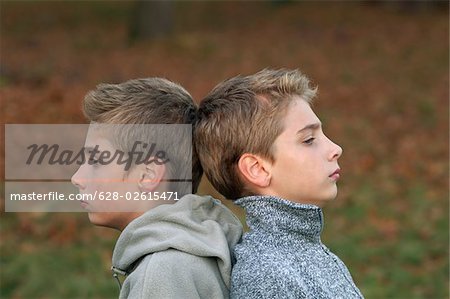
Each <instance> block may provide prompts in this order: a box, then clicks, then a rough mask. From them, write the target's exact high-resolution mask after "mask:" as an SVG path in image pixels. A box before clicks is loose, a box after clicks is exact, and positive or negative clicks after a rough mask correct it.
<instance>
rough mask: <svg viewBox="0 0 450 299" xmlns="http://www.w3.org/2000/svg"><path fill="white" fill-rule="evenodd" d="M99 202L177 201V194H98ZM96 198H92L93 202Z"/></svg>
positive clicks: (166, 192) (167, 192)
mask: <svg viewBox="0 0 450 299" xmlns="http://www.w3.org/2000/svg"><path fill="white" fill-rule="evenodd" d="M96 195H97V196H98V199H99V200H119V199H126V200H178V192H169V191H164V192H157V191H155V192H125V194H120V193H119V192H99V193H98V194H97V193H96ZM97 196H94V200H95V198H96V197H97Z"/></svg>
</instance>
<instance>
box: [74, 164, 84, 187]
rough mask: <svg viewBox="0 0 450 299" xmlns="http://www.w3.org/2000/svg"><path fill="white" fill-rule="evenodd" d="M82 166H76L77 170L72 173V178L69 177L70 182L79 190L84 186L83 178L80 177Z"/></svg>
mask: <svg viewBox="0 0 450 299" xmlns="http://www.w3.org/2000/svg"><path fill="white" fill-rule="evenodd" d="M82 167H83V166H81V167H80V168H78V170H77V171H76V172H75V173H74V174H73V176H72V178H71V179H70V181H71V182H72V184H73V185H74V186H75V187H77V188H78V189H80V190H83V189H84V188H86V186H85V185H84V183H83V179H82V177H81V168H82Z"/></svg>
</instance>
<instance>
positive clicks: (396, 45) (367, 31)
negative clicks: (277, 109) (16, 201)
mask: <svg viewBox="0 0 450 299" xmlns="http://www.w3.org/2000/svg"><path fill="white" fill-rule="evenodd" d="M0 9H1V12H0V13H1V15H0V16H1V21H0V25H1V46H0V47H1V48H0V49H1V52H0V58H1V60H0V95H1V108H2V117H3V122H4V123H19V124H40V123H43V124H49V123H55V124H59V123H84V122H85V120H84V118H83V115H82V113H81V102H82V99H83V97H84V95H85V93H86V92H87V91H88V90H90V89H92V88H94V87H95V86H96V84H98V83H100V82H111V83H118V82H122V81H125V80H128V79H131V78H137V77H149V76H162V77H167V78H169V79H171V80H174V81H177V82H179V83H181V84H182V85H183V86H185V87H186V89H188V90H189V91H190V92H191V94H192V95H193V96H194V97H195V99H197V100H201V99H202V97H204V96H205V95H206V94H207V92H208V91H209V90H210V89H211V88H212V87H214V86H215V84H216V83H218V82H219V81H221V80H223V79H225V78H228V77H231V76H234V75H236V74H250V73H254V72H256V71H258V70H260V69H262V68H265V67H272V68H280V67H287V68H299V69H301V70H302V71H303V72H305V73H306V74H307V75H308V76H309V77H310V78H311V79H312V80H313V82H314V83H315V84H317V85H318V86H319V97H318V100H317V101H316V103H315V110H316V112H317V114H318V115H319V116H320V117H321V119H322V120H323V123H324V127H325V130H326V132H327V133H328V135H329V136H330V137H331V138H332V139H334V140H335V141H336V142H337V143H339V144H340V145H341V146H342V147H343V148H344V154H343V156H342V158H341V162H340V164H341V167H342V169H343V176H342V178H341V180H340V182H339V187H340V191H339V195H338V198H337V200H336V201H335V202H333V203H331V204H330V205H328V206H327V207H326V208H325V229H324V233H323V238H322V239H323V241H324V243H325V244H327V245H328V246H329V247H330V248H331V249H332V250H333V251H334V252H335V253H336V254H337V255H338V256H340V257H341V258H342V259H343V260H344V261H345V262H346V264H347V265H348V267H349V268H350V270H351V272H352V274H353V277H354V279H355V281H356V283H357V285H358V286H359V287H360V289H361V291H362V292H363V294H364V295H365V296H366V298H408V299H410V298H448V295H449V293H448V292H449V264H448V258H449V231H448V229H449V220H448V218H449V194H448V187H449V186H448V183H449V181H448V179H449V176H448V175H449V169H448V167H449V164H448V156H449V152H448V151H449V131H448V121H449V120H448V113H449V106H448V104H449V19H448V4H447V2H402V3H398V2H340V3H339V2H287V1H282V2H280V1H272V2H170V3H166V4H164V3H158V2H134V1H127V2H109V1H108V2H106V1H98V2H89V1H82V2H81V1H80V2H76V1H75V2H72V1H70V2H62V1H61V2H37V1H30V2H28V1H27V2H22V1H17V2H15V1H11V2H9V1H1V3H0ZM142 20H143V21H142ZM142 29H144V30H142ZM3 130H4V129H3ZM68 138H70V137H68ZM2 141H3V138H2ZM2 151H3V147H2ZM3 160H4V156H3V157H2V160H1V162H2V169H3V162H4V161H3ZM2 171H3V170H2ZM2 178H4V173H2ZM2 181H3V180H2ZM2 186H3V184H2ZM2 189H3V187H2ZM1 191H2V192H1V194H2V197H3V190H1ZM201 193H212V194H215V195H217V193H215V191H214V190H213V189H212V188H211V187H210V186H209V185H208V183H207V182H206V181H205V182H203V183H202V187H201ZM234 210H235V211H236V212H237V213H239V212H240V211H239V210H238V209H236V208H234ZM241 218H242V219H243V217H242V216H241ZM117 236H118V232H115V231H112V230H109V229H105V228H98V227H94V226H92V225H91V224H89V222H88V220H87V217H86V215H84V214H82V213H78V214H77V213H44V214H42V213H40V214H36V213H4V212H2V214H1V226H0V237H1V245H0V246H1V247H0V249H1V251H0V253H1V254H0V274H1V276H0V286H1V292H0V297H1V298H115V297H117V296H118V287H117V285H116V282H115V281H114V280H113V279H112V277H111V275H110V270H109V268H110V263H111V254H112V249H113V246H114V243H115V240H116V238H117Z"/></svg>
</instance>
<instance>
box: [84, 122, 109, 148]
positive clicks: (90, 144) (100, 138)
mask: <svg viewBox="0 0 450 299" xmlns="http://www.w3.org/2000/svg"><path fill="white" fill-rule="evenodd" d="M96 145H98V146H99V149H100V150H112V149H114V146H113V145H112V143H111V141H110V140H109V138H108V137H107V134H106V133H105V131H104V130H102V129H101V128H100V126H98V125H90V126H89V129H88V132H87V135H86V141H85V143H84V146H85V147H86V148H94V147H95V146H96Z"/></svg>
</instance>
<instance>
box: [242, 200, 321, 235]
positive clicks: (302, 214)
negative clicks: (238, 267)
mask: <svg viewBox="0 0 450 299" xmlns="http://www.w3.org/2000/svg"><path fill="white" fill-rule="evenodd" d="M235 204H237V205H239V206H241V207H243V208H244V209H245V211H246V218H247V225H248V226H249V227H250V228H251V229H256V230H261V229H262V230H265V231H272V232H276V233H281V234H283V233H289V234H300V235H303V236H306V237H308V238H309V239H311V240H313V241H317V242H319V241H320V234H321V232H322V228H323V213H322V209H321V208H320V207H318V206H315V205H310V204H301V203H295V202H291V201H288V200H285V199H282V198H279V197H275V196H248V197H243V198H240V199H238V200H236V201H235Z"/></svg>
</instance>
